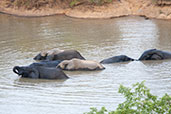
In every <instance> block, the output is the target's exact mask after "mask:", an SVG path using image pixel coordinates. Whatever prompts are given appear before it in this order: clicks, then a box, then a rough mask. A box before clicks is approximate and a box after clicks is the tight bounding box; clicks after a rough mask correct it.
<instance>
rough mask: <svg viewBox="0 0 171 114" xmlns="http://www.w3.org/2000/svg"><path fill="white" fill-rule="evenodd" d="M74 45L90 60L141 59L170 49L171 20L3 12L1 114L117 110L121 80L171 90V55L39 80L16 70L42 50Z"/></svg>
mask: <svg viewBox="0 0 171 114" xmlns="http://www.w3.org/2000/svg"><path fill="white" fill-rule="evenodd" d="M53 48H59V49H75V50H78V51H79V52H80V53H81V54H82V55H83V56H84V57H85V58H86V59H88V60H96V61H101V60H102V59H105V58H108V57H112V56H116V55H120V54H125V55H128V56H130V57H132V58H135V59H138V58H139V57H140V55H141V54H142V53H143V52H144V51H145V50H147V49H152V48H156V49H161V50H166V51H171V20H155V19H149V20H145V19H144V18H142V17H134V16H133V17H132V16H131V17H122V18H113V19H75V18H69V17H66V16H61V15H58V16H50V17H40V18H24V17H14V16H10V15H4V14H0V73H1V74H0V113H1V114H82V113H84V112H88V111H89V110H90V109H89V108H90V107H97V108H100V107H102V106H105V107H106V108H107V109H108V110H114V109H116V107H117V105H118V104H119V103H121V102H123V101H124V98H123V96H122V95H121V94H119V93H118V88H119V86H120V84H123V85H124V86H127V87H131V85H132V84H134V83H136V82H141V81H143V80H145V81H146V82H145V85H146V86H148V87H149V88H150V89H151V92H152V93H153V94H154V95H158V96H160V97H161V96H163V95H164V94H165V93H168V94H169V95H171V70H170V69H171V60H163V61H147V62H140V61H134V62H125V63H116V64H109V65H104V66H105V67H106V69H105V70H103V71H72V72H69V71H67V72H65V73H66V74H67V75H68V76H69V77H70V79H68V80H65V81H61V80H40V79H37V80H34V79H24V78H20V77H19V76H17V75H16V74H14V73H13V72H12V68H13V67H14V66H16V65H29V64H31V63H32V62H34V61H33V57H34V56H35V55H36V54H38V53H39V52H40V51H41V50H47V49H53Z"/></svg>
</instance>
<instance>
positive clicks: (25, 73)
mask: <svg viewBox="0 0 171 114" xmlns="http://www.w3.org/2000/svg"><path fill="white" fill-rule="evenodd" d="M13 72H14V73H16V74H18V75H19V76H21V77H25V78H34V79H39V78H40V79H67V78H69V77H68V76H67V75H66V74H65V73H64V72H63V71H62V70H61V69H57V68H52V67H44V66H36V65H33V64H32V65H29V66H21V67H20V66H15V67H14V68H13Z"/></svg>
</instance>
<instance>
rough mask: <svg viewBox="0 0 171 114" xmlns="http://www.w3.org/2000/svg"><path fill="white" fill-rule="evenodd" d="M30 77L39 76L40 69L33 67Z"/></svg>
mask: <svg viewBox="0 0 171 114" xmlns="http://www.w3.org/2000/svg"><path fill="white" fill-rule="evenodd" d="M29 77H30V78H39V71H38V70H37V69H36V68H33V69H32V71H31V72H30V74H29Z"/></svg>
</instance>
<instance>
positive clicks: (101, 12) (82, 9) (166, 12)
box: [0, 0, 171, 19]
mask: <svg viewBox="0 0 171 114" xmlns="http://www.w3.org/2000/svg"><path fill="white" fill-rule="evenodd" d="M170 2H171V1H170ZM63 6H65V5H61V4H56V5H54V6H51V7H49V6H44V7H40V8H39V9H34V8H33V9H29V10H28V9H25V8H16V7H9V6H8V5H7V4H6V1H5V0H4V1H3V0H2V1H0V12H2V13H7V14H12V15H17V16H48V15H56V14H64V15H67V16H70V17H76V18H113V17H121V16H127V15H138V16H145V17H147V18H157V19H171V5H163V6H158V5H155V4H154V3H152V1H151V0H121V1H118V0H114V1H113V2H112V3H109V4H104V5H102V6H98V5H96V6H95V5H91V4H87V3H83V4H80V5H77V6H75V7H73V8H71V7H69V6H68V7H67V6H65V7H63Z"/></svg>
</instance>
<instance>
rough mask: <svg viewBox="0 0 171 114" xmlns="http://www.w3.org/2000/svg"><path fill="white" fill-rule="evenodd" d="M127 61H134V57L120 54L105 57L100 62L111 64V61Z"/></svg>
mask: <svg viewBox="0 0 171 114" xmlns="http://www.w3.org/2000/svg"><path fill="white" fill-rule="evenodd" d="M126 61H134V59H132V58H130V57H128V56H126V55H119V56H114V57H110V58H108V59H104V60H102V61H100V63H102V64H110V63H118V62H126Z"/></svg>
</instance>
